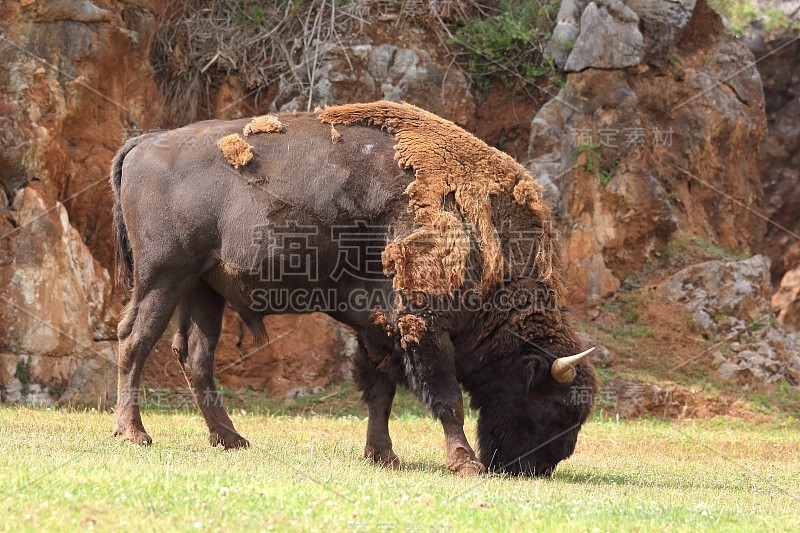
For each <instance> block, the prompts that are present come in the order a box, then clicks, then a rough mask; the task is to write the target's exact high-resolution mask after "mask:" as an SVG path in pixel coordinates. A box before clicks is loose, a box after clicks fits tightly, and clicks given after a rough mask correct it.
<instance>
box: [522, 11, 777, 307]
mask: <svg viewBox="0 0 800 533" xmlns="http://www.w3.org/2000/svg"><path fill="white" fill-rule="evenodd" d="M658 1H660V0H652V2H651V4H652V3H654V2H658ZM675 4H676V5H675V9H678V10H679V11H680V13H683V14H682V15H681V14H680V13H678V12H675V13H674V17H675V20H683V18H686V13H685V11H686V10H688V9H690V7H692V6H693V10H692V11H691V17H689V18H688V21H687V22H685V24H684V26H683V29H682V30H681V31H676V32H675V33H674V35H673V36H672V38H671V39H672V40H671V41H669V42H666V41H659V44H658V46H656V48H658V47H663V48H664V51H663V54H662V55H661V56H660V57H662V58H663V57H673V56H674V57H675V58H679V59H676V60H675V61H661V62H653V61H651V60H649V59H647V58H646V57H645V56H644V55H641V56H640V59H641V62H640V63H639V62H637V64H636V65H633V66H629V67H628V68H619V67H613V66H611V67H608V68H602V69H600V68H586V69H585V70H582V71H580V72H575V73H569V74H568V75H567V79H566V86H565V87H564V88H562V89H561V90H560V92H559V93H558V95H557V96H556V97H554V98H553V99H551V100H550V101H549V102H547V103H546V104H545V105H544V106H543V107H542V108H541V109H540V111H539V112H538V113H537V115H536V117H535V118H534V119H533V121H532V123H531V136H530V142H529V150H528V168H529V170H530V171H531V173H532V174H533V175H534V176H535V177H537V178H538V179H539V180H540V181H541V182H543V183H545V184H546V185H547V190H548V191H549V192H548V198H549V199H554V200H555V205H554V211H555V213H556V214H557V220H558V221H559V222H558V223H559V229H560V231H561V234H562V242H563V245H564V250H565V264H566V265H567V278H568V286H569V287H570V288H571V290H570V294H569V299H570V301H571V302H572V303H573V304H577V305H584V304H588V305H596V304H597V303H599V302H600V300H601V299H602V298H603V297H604V296H605V295H607V294H609V293H611V292H614V291H615V290H616V289H617V288H618V287H619V286H620V284H621V283H622V281H623V280H624V279H626V278H627V277H628V276H631V275H637V274H638V273H639V272H641V269H642V267H643V265H644V264H645V263H646V262H647V261H648V260H651V259H652V258H653V257H654V256H655V255H656V254H658V253H659V252H660V250H662V249H663V248H664V247H665V246H666V244H667V242H668V241H669V240H670V238H671V236H672V235H673V234H674V233H675V231H677V229H678V221H679V220H682V221H683V228H684V229H685V230H686V231H688V232H689V233H693V234H696V235H703V236H706V237H708V238H710V240H712V241H713V242H715V243H717V244H719V245H720V246H722V247H724V248H726V249H728V250H731V251H736V252H743V251H745V250H751V249H752V248H754V247H755V246H756V244H758V243H759V242H761V236H762V235H763V231H764V226H765V224H764V221H763V220H762V219H761V218H759V217H758V216H757V215H756V214H755V213H756V212H759V209H760V206H761V204H762V201H763V194H762V189H761V182H760V179H759V176H758V170H757V164H756V162H757V157H758V140H759V139H760V138H761V137H762V136H763V134H764V131H765V116H764V101H763V94H762V89H761V84H760V80H759V77H758V73H757V71H756V70H755V68H753V67H750V68H744V69H743V68H742V67H741V65H743V64H744V65H747V64H752V63H753V57H752V54H751V53H750V52H749V51H748V50H747V48H746V47H745V46H744V45H743V44H742V43H741V42H739V41H738V40H736V39H735V38H734V37H733V36H732V35H730V34H728V33H727V32H726V31H725V29H724V26H723V24H722V21H721V19H720V17H719V16H718V15H717V14H716V13H715V12H714V11H712V10H711V9H710V8H709V7H708V4H707V3H706V0H697V2H696V4H694V3H693V2H688V1H687V2H683V1H682V2H678V3H675ZM678 4H680V6H678ZM571 5H573V6H574V9H575V10H580V9H581V5H582V4H581V3H580V2H577V1H576V2H574V3H573V4H571ZM620 5H621V7H620ZM620 5H617V3H614V2H596V3H594V2H593V3H589V4H587V5H586V8H585V9H584V10H583V11H582V13H583V14H582V17H585V16H586V13H587V11H589V12H590V16H591V17H595V16H597V17H599V16H602V17H613V18H614V20H615V21H617V23H619V24H621V23H625V24H633V23H634V21H635V20H637V18H639V15H636V14H631V13H629V11H631V12H632V10H636V9H639V11H641V12H642V13H646V11H645V10H644V9H643V8H642V5H641V3H637V2H628V5H627V7H626V6H625V5H623V4H620ZM653 5H654V4H653ZM591 6H594V7H591ZM562 7H564V8H565V9H566V8H567V7H568V5H567V3H564V4H562ZM670 9H671V8H670ZM573 12H574V11H573ZM591 13H594V14H591ZM601 13H603V14H602V15H601ZM672 16H673V15H669V16H668V17H667V19H668V20H670V18H669V17H672ZM641 18H642V20H643V21H644V23H643V27H644V28H645V30H646V28H647V27H648V24H655V22H653V21H655V18H656V17H654V16H653V15H647V16H645V15H644V14H643V15H642V16H641ZM565 20H566V19H565ZM648 20H649V21H650V22H648ZM565 31H566V30H565ZM597 31H605V30H602V29H597ZM582 34H583V29H582V30H581V35H582ZM645 35H647V31H645ZM581 38H582V36H581V37H579V38H578V40H579V41H580V39H581ZM645 41H646V40H645ZM598 46H600V45H599V44H598ZM654 46H655V45H654ZM644 47H645V45H644V44H643V45H642V51H643V52H642V54H644V52H645V49H644ZM576 48H577V43H576ZM648 50H649V49H648ZM574 53H575V50H574V49H573V52H572V54H574ZM598 53H599V52H598ZM647 53H649V52H647ZM572 54H571V55H570V58H572ZM576 70H577V69H576ZM733 199H735V200H736V201H734V200H733Z"/></svg>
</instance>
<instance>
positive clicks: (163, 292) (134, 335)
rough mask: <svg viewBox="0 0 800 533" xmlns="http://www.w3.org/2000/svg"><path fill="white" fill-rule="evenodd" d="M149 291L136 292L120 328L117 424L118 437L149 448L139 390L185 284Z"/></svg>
mask: <svg viewBox="0 0 800 533" xmlns="http://www.w3.org/2000/svg"><path fill="white" fill-rule="evenodd" d="M170 281H173V282H172V283H163V284H161V285H160V286H159V287H157V288H154V289H150V290H146V291H145V290H141V289H140V288H139V287H135V288H134V291H133V292H134V294H133V297H132V298H131V301H130V303H129V304H128V305H127V306H126V307H125V313H124V316H123V317H122V320H121V321H120V324H119V327H118V336H119V360H118V362H117V373H118V380H117V408H116V414H117V417H116V418H117V421H116V428H115V429H114V435H115V436H118V435H119V436H123V437H124V438H126V439H127V440H129V441H131V442H134V443H136V444H141V445H144V446H148V445H150V444H152V442H153V440H152V439H151V438H150V436H149V435H148V434H147V432H146V431H145V429H144V425H143V424H142V416H141V412H140V410H139V393H140V391H139V386H140V381H141V377H142V370H143V369H144V362H145V360H146V359H147V356H148V354H149V353H150V350H151V349H152V348H153V345H154V344H155V343H156V341H157V340H158V339H159V338H160V337H161V334H162V333H163V332H164V330H165V329H166V327H167V324H168V323H169V319H170V317H171V316H172V312H173V310H174V309H175V306H176V304H177V301H178V298H179V296H180V294H181V292H182V291H183V288H184V287H185V286H186V282H185V281H183V282H181V281H179V280H170Z"/></svg>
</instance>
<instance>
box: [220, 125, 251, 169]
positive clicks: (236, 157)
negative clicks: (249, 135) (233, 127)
mask: <svg viewBox="0 0 800 533" xmlns="http://www.w3.org/2000/svg"><path fill="white" fill-rule="evenodd" d="M217 146H219V149H220V150H222V155H224V156H225V159H227V160H228V163H230V164H231V165H233V168H239V167H241V166H243V165H246V164H247V163H249V162H250V160H251V159H253V147H252V146H250V145H249V144H247V142H245V140H244V139H242V138H241V137H240V136H239V134H238V133H232V134H231V135H226V136H225V137H223V138H221V139H220V140H218V141H217Z"/></svg>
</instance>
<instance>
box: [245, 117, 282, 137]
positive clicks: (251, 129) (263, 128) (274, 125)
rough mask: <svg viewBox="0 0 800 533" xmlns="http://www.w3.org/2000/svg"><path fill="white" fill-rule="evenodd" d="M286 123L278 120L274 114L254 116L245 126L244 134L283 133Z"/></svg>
mask: <svg viewBox="0 0 800 533" xmlns="http://www.w3.org/2000/svg"><path fill="white" fill-rule="evenodd" d="M284 131H286V125H285V124H284V123H283V122H281V121H280V120H278V117H276V116H274V115H262V116H260V117H254V118H253V120H251V121H250V123H249V124H247V126H245V127H244V136H245V137H247V136H248V135H250V134H251V133H283V132H284Z"/></svg>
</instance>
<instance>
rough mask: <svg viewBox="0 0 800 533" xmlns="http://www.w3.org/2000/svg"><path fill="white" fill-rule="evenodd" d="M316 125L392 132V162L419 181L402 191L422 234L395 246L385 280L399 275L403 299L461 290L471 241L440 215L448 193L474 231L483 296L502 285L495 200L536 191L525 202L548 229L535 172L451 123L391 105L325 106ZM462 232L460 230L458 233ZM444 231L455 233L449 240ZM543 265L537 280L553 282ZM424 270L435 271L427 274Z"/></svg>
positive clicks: (457, 222)
mask: <svg viewBox="0 0 800 533" xmlns="http://www.w3.org/2000/svg"><path fill="white" fill-rule="evenodd" d="M319 119H320V120H321V121H322V122H325V123H328V124H353V123H362V124H367V125H374V126H378V127H381V128H383V129H385V130H387V131H389V132H390V133H392V134H394V136H395V138H396V139H397V144H396V145H395V158H396V159H397V161H398V163H399V165H400V166H401V167H403V168H411V169H413V171H414V177H415V179H414V181H412V182H411V183H410V184H409V185H408V187H407V188H406V191H405V192H406V194H407V195H408V197H409V207H410V208H411V210H412V211H413V213H414V221H415V222H416V223H417V224H418V225H419V226H420V227H419V228H417V229H416V230H415V231H414V232H413V233H411V234H410V235H407V236H405V237H402V238H400V239H398V240H396V241H394V242H393V243H390V244H389V246H387V248H386V250H385V252H384V266H385V267H387V274H389V273H394V274H395V277H394V280H393V284H394V288H395V289H396V290H398V291H400V292H401V293H403V294H406V295H407V294H409V293H411V292H413V291H415V290H419V291H424V292H427V293H428V294H431V295H433V294H450V293H451V292H452V291H453V290H454V289H456V288H458V287H460V285H461V283H463V280H464V276H465V269H466V257H467V255H468V253H469V242H468V239H467V238H466V231H465V229H464V224H463V223H462V222H461V221H460V220H458V219H457V218H456V217H455V215H453V214H452V213H449V216H448V214H447V212H446V211H445V210H444V209H443V204H444V199H445V197H446V196H447V195H448V194H451V193H452V194H453V195H454V197H455V200H456V204H457V206H458V209H459V211H460V213H461V214H462V215H463V216H464V217H465V218H466V220H467V221H468V222H469V223H471V224H472V225H474V227H475V229H476V230H477V238H478V240H479V243H478V244H479V248H480V252H481V257H482V261H483V274H482V275H483V278H482V280H481V282H480V287H479V288H480V289H481V291H482V292H484V293H486V292H488V291H490V290H492V289H494V288H496V287H497V286H498V285H500V284H502V280H503V275H504V272H505V270H504V269H505V268H506V265H505V261H504V258H503V251H502V246H501V242H500V236H499V234H498V231H497V228H496V227H495V225H494V223H493V221H492V215H493V210H492V197H496V196H499V195H501V194H503V193H505V194H509V193H512V191H513V190H514V189H515V185H516V184H518V183H522V182H529V183H531V184H535V185H533V186H532V187H530V186H528V185H523V186H522V189H520V196H521V197H523V196H524V200H525V204H526V205H527V207H528V209H529V210H530V211H531V214H532V215H533V220H532V221H531V222H532V224H534V225H535V226H538V227H543V226H544V224H545V223H549V220H550V208H549V207H548V206H547V204H546V203H545V201H544V199H543V198H542V195H541V188H540V187H539V188H537V187H538V183H536V182H534V181H533V178H532V177H531V175H530V173H529V172H528V171H527V170H525V168H524V167H522V166H521V165H520V164H519V163H517V162H516V161H515V160H514V159H513V158H512V157H511V156H509V155H507V154H505V153H503V152H501V151H500V150H497V149H496V148H493V147H491V146H489V145H487V144H486V143H484V142H483V141H481V140H480V139H478V138H476V137H475V136H473V135H471V134H470V133H468V132H467V131H465V130H463V129H461V128H460V127H458V126H456V125H455V124H453V123H452V122H450V121H449V120H445V119H443V118H441V117H438V116H436V115H434V114H432V113H429V112H427V111H424V110H422V109H420V108H418V107H415V106H412V105H410V104H397V103H394V102H386V101H380V102H374V103H369V104H348V105H342V106H335V107H328V108H326V109H325V110H323V111H322V113H321V114H320V115H319ZM515 198H516V196H515ZM518 201H519V200H518ZM459 227H460V228H461V229H460V231H454V232H453V230H455V229H456V228H459ZM443 231H448V232H453V234H449V233H448V234H447V235H444V234H443V233H442V232H443ZM548 235H549V234H546V235H545V236H544V237H543V238H549V237H548ZM462 236H463V238H462ZM544 249H548V250H552V249H553V248H552V247H551V246H545V247H544ZM440 259H444V260H446V265H439V260H440ZM539 260H540V259H539V258H538V257H537V261H539ZM541 261H542V262H543V264H542V265H537V266H542V267H544V268H543V269H539V275H540V277H543V276H544V274H545V273H548V272H549V274H548V276H549V275H551V274H552V269H550V268H549V267H548V263H549V261H548V260H547V258H546V257H543V258H541ZM434 262H435V263H436V265H434V264H433V263H434ZM427 269H432V271H430V272H428V273H427V274H426V273H425V272H426V271H427ZM542 281H545V282H546V281H547V280H546V279H543V280H542Z"/></svg>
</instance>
